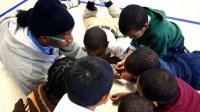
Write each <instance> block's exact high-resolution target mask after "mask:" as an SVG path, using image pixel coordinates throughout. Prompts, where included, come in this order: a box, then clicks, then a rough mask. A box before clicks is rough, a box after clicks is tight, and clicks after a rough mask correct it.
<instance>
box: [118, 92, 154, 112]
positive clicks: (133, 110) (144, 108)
mask: <svg viewBox="0 0 200 112" xmlns="http://www.w3.org/2000/svg"><path fill="white" fill-rule="evenodd" d="M118 112H154V109H153V106H152V103H151V102H150V101H149V100H147V99H146V98H145V97H143V96H140V95H139V94H138V93H131V94H129V95H127V96H125V97H124V98H123V99H122V100H121V102H120V104H119V107H118Z"/></svg>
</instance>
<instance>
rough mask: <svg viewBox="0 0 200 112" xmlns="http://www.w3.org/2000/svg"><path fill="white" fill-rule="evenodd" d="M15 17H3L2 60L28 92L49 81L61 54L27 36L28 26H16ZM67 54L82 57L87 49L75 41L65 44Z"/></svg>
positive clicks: (0, 55) (0, 57)
mask: <svg viewBox="0 0 200 112" xmlns="http://www.w3.org/2000/svg"><path fill="white" fill-rule="evenodd" d="M16 20H17V18H16V17H7V18H4V19H3V20H1V21H0V60H1V62H2V63H3V64H4V66H5V67H6V68H7V70H8V71H9V72H10V73H11V75H12V77H13V78H14V79H15V80H16V82H17V83H18V85H19V87H20V88H21V89H22V91H23V92H24V93H25V94H26V95H27V94H28V93H29V92H30V91H31V90H32V89H33V88H34V87H35V86H36V85H37V84H39V83H40V82H41V81H46V77H47V71H48V69H49V67H50V66H51V65H52V63H53V62H54V60H55V58H56V57H58V51H59V49H56V52H55V53H54V54H53V55H48V54H45V53H43V52H42V51H40V50H39V49H38V48H37V46H36V45H35V44H34V43H33V42H32V41H31V40H30V38H28V37H27V36H28V28H21V27H18V26H17V22H16ZM62 53H63V54H64V55H65V56H71V57H75V58H80V57H84V56H86V53H85V52H84V51H83V50H82V49H81V47H80V46H79V45H78V44H76V43H75V42H74V43H72V44H70V45H69V46H68V47H66V48H63V50H62Z"/></svg>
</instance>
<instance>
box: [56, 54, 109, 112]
mask: <svg viewBox="0 0 200 112" xmlns="http://www.w3.org/2000/svg"><path fill="white" fill-rule="evenodd" d="M65 81H66V85H67V86H66V87H67V94H65V95H64V96H63V98H62V99H61V100H60V102H59V103H58V105H57V107H56V108H55V110H54V111H55V112H64V111H66V109H69V108H68V107H70V112H92V111H94V110H95V108H96V107H97V106H98V105H101V104H103V103H105V102H107V100H108V98H109V92H110V89H111V87H112V83H113V70H112V68H111V66H110V64H109V63H108V62H106V61H105V60H104V59H101V58H98V57H89V56H88V57H84V58H81V59H80V60H78V61H76V62H75V64H74V67H73V68H72V70H71V71H70V74H69V75H67V76H66V80H65Z"/></svg>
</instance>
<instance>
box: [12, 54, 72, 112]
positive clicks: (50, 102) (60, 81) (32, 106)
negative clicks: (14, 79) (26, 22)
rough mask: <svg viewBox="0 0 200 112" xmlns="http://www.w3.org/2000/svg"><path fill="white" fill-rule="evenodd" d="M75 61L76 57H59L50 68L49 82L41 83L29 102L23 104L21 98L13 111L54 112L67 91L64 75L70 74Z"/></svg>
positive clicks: (30, 95) (29, 97)
mask: <svg viewBox="0 0 200 112" xmlns="http://www.w3.org/2000/svg"><path fill="white" fill-rule="evenodd" d="M74 62H75V59H74V58H71V57H65V58H62V59H59V60H58V61H57V62H55V63H53V65H52V66H51V67H50V68H49V71H48V82H47V83H45V82H43V83H41V84H39V85H38V86H37V87H36V88H35V89H34V90H33V91H32V92H31V93H30V94H29V95H28V98H27V103H26V104H23V100H22V99H20V100H19V101H18V102H17V103H16V104H15V109H14V111H13V112H25V110H30V112H39V111H41V112H53V110H54V108H55V106H56V105H57V103H58V101H59V100H60V99H61V97H62V96H63V95H64V94H65V93H66V92H67V91H66V87H65V84H64V76H65V75H68V74H69V70H70V69H71V68H72V66H73V64H74Z"/></svg>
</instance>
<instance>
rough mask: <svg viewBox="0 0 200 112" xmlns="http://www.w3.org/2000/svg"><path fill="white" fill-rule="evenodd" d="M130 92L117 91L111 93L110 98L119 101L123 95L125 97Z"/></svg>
mask: <svg viewBox="0 0 200 112" xmlns="http://www.w3.org/2000/svg"><path fill="white" fill-rule="evenodd" d="M128 94H130V93H115V94H113V95H111V97H110V99H111V100H112V101H113V102H115V103H117V102H119V101H120V100H121V99H122V98H123V97H125V96H126V95H128Z"/></svg>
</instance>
